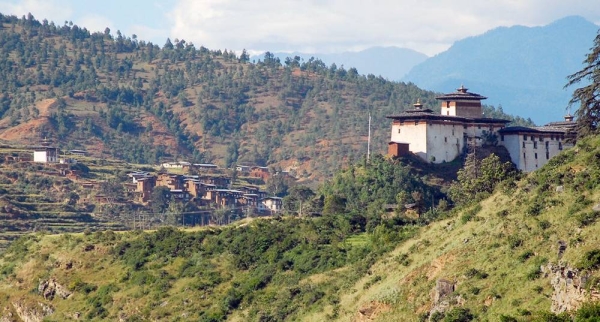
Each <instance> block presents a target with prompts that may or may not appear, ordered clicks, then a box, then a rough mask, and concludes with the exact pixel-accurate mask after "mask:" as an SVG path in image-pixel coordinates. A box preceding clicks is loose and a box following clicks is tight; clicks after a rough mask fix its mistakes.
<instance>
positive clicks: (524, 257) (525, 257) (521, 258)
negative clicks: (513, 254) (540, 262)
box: [517, 250, 534, 263]
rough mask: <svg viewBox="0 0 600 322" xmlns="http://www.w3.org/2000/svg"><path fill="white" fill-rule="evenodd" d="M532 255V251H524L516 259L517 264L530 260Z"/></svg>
mask: <svg viewBox="0 0 600 322" xmlns="http://www.w3.org/2000/svg"><path fill="white" fill-rule="evenodd" d="M533 255H534V254H533V252H532V251H530V250H526V251H525V252H523V253H522V254H521V255H519V257H517V259H518V260H519V262H521V263H524V262H525V261H526V260H528V259H529V258H531V257H532V256H533Z"/></svg>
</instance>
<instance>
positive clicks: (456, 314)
mask: <svg viewBox="0 0 600 322" xmlns="http://www.w3.org/2000/svg"><path fill="white" fill-rule="evenodd" d="M473 320H475V316H474V315H473V314H472V313H471V311H470V310H469V309H467V308H463V307H455V308H453V309H452V310H450V311H449V312H448V313H446V316H445V317H444V322H468V321H473Z"/></svg>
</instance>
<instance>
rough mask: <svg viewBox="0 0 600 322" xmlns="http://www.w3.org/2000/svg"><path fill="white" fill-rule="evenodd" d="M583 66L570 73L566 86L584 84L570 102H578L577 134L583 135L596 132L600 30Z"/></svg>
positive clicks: (599, 111)
mask: <svg viewBox="0 0 600 322" xmlns="http://www.w3.org/2000/svg"><path fill="white" fill-rule="evenodd" d="M583 63H584V64H585V67H584V68H583V69H582V70H580V71H578V72H576V73H574V74H572V75H570V76H569V77H568V79H569V82H568V83H567V85H566V86H565V87H567V86H572V85H575V84H579V83H581V82H582V81H583V83H584V86H583V87H580V88H577V89H575V91H574V92H573V98H572V99H571V102H570V103H571V104H576V103H579V105H580V107H579V108H578V109H577V112H576V113H575V115H576V116H577V125H578V135H579V136H585V135H588V134H594V133H597V132H598V123H599V120H600V31H599V32H598V35H597V36H596V38H595V39H594V45H593V47H592V48H591V52H590V53H589V54H588V55H587V57H586V59H585V60H584V61H583Z"/></svg>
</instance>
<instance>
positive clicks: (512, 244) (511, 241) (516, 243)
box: [508, 235, 523, 249]
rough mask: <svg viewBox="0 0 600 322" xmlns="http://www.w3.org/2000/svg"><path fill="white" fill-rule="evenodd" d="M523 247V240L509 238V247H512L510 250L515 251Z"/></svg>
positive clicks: (515, 237)
mask: <svg viewBox="0 0 600 322" xmlns="http://www.w3.org/2000/svg"><path fill="white" fill-rule="evenodd" d="M521 245H523V239H521V238H519V236H516V235H510V236H508V246H510V248H512V249H515V248H517V247H521Z"/></svg>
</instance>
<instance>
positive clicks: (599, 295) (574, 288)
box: [541, 263, 600, 313]
mask: <svg viewBox="0 0 600 322" xmlns="http://www.w3.org/2000/svg"><path fill="white" fill-rule="evenodd" d="M541 271H542V273H543V274H544V277H546V278H550V284H551V285H552V287H553V288H554V292H553V293H552V306H551V308H550V310H551V311H552V312H553V313H562V312H565V311H572V310H577V309H578V308H579V307H580V306H581V305H582V304H583V303H585V302H587V301H596V300H600V292H598V290H591V291H588V290H586V287H585V286H586V282H587V280H588V278H589V273H587V272H580V271H579V270H577V269H575V268H571V267H569V266H568V265H565V264H562V263H561V264H552V263H550V264H548V265H542V266H541Z"/></svg>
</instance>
